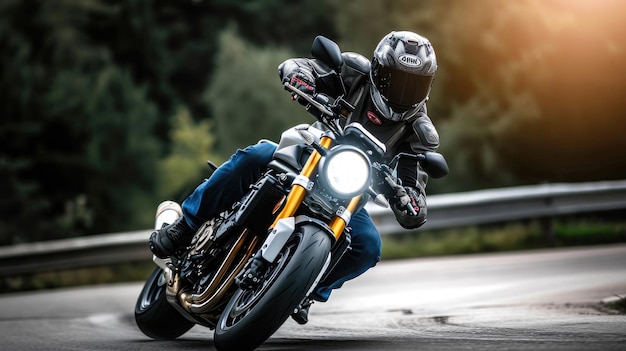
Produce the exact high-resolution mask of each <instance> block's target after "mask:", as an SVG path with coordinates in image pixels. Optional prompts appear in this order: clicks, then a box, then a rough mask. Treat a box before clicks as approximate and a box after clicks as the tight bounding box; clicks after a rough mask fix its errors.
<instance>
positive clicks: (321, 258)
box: [214, 225, 331, 351]
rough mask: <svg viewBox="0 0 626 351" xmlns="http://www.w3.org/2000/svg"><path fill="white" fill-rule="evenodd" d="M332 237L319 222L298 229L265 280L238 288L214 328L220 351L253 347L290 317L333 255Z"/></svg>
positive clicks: (215, 340) (216, 345)
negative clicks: (249, 288) (256, 285)
mask: <svg viewBox="0 0 626 351" xmlns="http://www.w3.org/2000/svg"><path fill="white" fill-rule="evenodd" d="M330 249H331V239H330V237H329V236H328V234H326V232H324V231H323V230H322V229H320V228H319V227H317V226H314V225H305V226H302V227H299V228H297V229H296V231H295V232H294V234H292V236H291V237H290V238H289V240H288V241H287V244H286V245H285V247H284V248H283V249H282V251H281V252H280V254H279V255H278V257H277V258H276V262H275V263H274V264H273V265H272V266H271V268H270V271H269V272H268V274H267V278H266V280H265V281H264V282H263V283H262V284H261V285H260V286H259V287H257V288H255V289H251V290H242V289H238V290H237V291H236V292H235V294H234V296H233V297H232V298H231V300H230V302H229V303H228V305H227V306H226V309H225V310H224V312H223V313H222V316H221V318H220V320H219V322H218V324H217V327H216V328H215V335H214V343H215V347H216V348H217V349H218V350H220V351H230V350H233V351H235V350H236V351H241V350H253V349H255V348H256V347H257V346H259V345H261V344H262V343H263V342H264V341H265V340H267V339H268V338H269V337H270V336H271V335H272V334H273V333H274V332H275V331H276V330H277V329H278V328H279V327H280V326H281V325H282V324H283V323H284V322H285V320H287V318H289V316H290V315H291V313H292V312H293V310H294V309H295V308H296V307H297V306H298V304H299V303H300V302H301V301H302V300H303V299H304V297H306V294H307V293H308V292H309V290H310V289H311V287H312V286H313V284H314V283H315V281H316V279H318V278H319V277H320V276H321V274H322V273H323V269H324V268H325V266H326V265H327V264H328V262H329V259H330Z"/></svg>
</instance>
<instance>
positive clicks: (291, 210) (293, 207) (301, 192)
mask: <svg viewBox="0 0 626 351" xmlns="http://www.w3.org/2000/svg"><path fill="white" fill-rule="evenodd" d="M332 141H333V140H332V139H331V138H329V137H327V136H323V137H322V138H321V139H320V145H322V146H323V147H325V148H326V149H328V148H329V147H330V146H331V144H332ZM321 158H322V155H320V153H319V152H317V150H313V153H312V154H311V156H309V159H308V160H307V162H306V164H305V165H304V167H303V168H302V171H301V172H300V175H301V176H302V177H305V178H306V179H310V178H311V176H312V175H313V172H314V171H315V169H316V168H317V164H318V163H319V162H320V159H321ZM306 192H307V190H306V188H305V187H304V186H302V185H301V184H294V185H293V187H292V188H291V191H290V192H289V195H288V196H287V200H286V201H285V205H284V206H283V209H282V210H281V211H280V213H279V214H278V216H276V219H275V220H274V223H272V225H271V226H270V230H272V229H274V227H275V226H276V224H277V223H278V221H279V220H281V219H283V218H288V217H293V215H294V214H295V213H296V211H297V210H298V207H300V204H301V203H302V200H304V196H305V195H306ZM360 199H361V195H358V196H356V197H354V198H353V199H352V200H351V201H350V203H349V204H348V207H347V208H346V210H347V211H349V213H350V215H351V214H352V213H354V209H355V208H356V206H357V204H358V203H359V200H360ZM346 225H347V223H346V220H345V219H344V218H342V217H340V216H335V217H334V218H333V219H332V220H331V221H330V224H329V227H330V229H331V230H332V231H333V233H334V236H335V239H339V237H340V236H341V234H342V233H343V230H344V229H345V228H346Z"/></svg>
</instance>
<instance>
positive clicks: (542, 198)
mask: <svg viewBox="0 0 626 351" xmlns="http://www.w3.org/2000/svg"><path fill="white" fill-rule="evenodd" d="M367 209H368V211H369V212H370V214H371V215H372V218H373V219H374V222H375V223H376V225H377V227H378V229H379V230H380V232H381V234H382V235H390V234H395V233H402V232H406V231H405V230H404V229H403V228H402V227H400V226H399V225H398V224H397V222H396V221H395V218H394V215H393V213H392V212H391V210H390V209H384V208H381V207H378V206H376V205H369V204H368V206H367ZM619 209H626V180H619V181H603V182H592V183H575V184H542V185H534V186H521V187H512V188H501V189H489V190H480V191H472V192H464V193H455V194H445V195H433V196H429V197H428V222H427V223H426V224H425V225H424V226H423V227H422V229H420V230H428V229H441V228H453V227H461V226H468V225H477V224H486V223H496V222H508V221H516V220H523V219H533V218H552V217H558V216H562V215H570V214H577V213H592V212H602V211H612V210H619ZM150 232H151V230H142V231H135V232H127V233H115V234H103V235H97V236H87V237H81V238H75V239H64V240H56V241H48V242H39V243H27V244H19V245H14V246H7V247H0V276H8V275H20V274H30V273H38V272H43V271H52V270H61V269H70V268H79V267H87V266H94V265H103V264H111V263H120V262H134V261H141V260H150V259H151V257H152V255H151V253H150V251H149V249H148V244H147V240H148V236H149V234H150Z"/></svg>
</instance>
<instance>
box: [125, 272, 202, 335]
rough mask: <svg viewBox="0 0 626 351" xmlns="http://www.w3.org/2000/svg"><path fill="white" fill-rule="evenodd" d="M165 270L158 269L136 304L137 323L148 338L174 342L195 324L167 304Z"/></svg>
mask: <svg viewBox="0 0 626 351" xmlns="http://www.w3.org/2000/svg"><path fill="white" fill-rule="evenodd" d="M162 277H163V270H162V269H161V268H159V267H157V268H156V269H155V270H154V271H153V272H152V274H150V277H149V278H148V280H147V281H146V284H145V285H144V286H143V289H142V290H141V293H140V294H139V298H138V299H137V303H136V304H135V322H136V323H137V326H138V327H139V329H140V330H141V331H142V332H143V333H144V334H146V335H147V336H149V337H151V338H153V339H156V340H173V339H176V338H177V337H179V336H181V335H183V334H185V333H186V332H187V331H188V330H189V329H191V327H193V326H194V324H195V323H194V322H192V321H190V320H188V319H186V318H185V317H183V316H182V315H181V314H180V313H178V311H177V310H176V309H175V308H174V307H173V306H172V305H170V304H169V302H167V298H166V296H165V289H166V287H165V284H166V282H165V281H164V280H163V278H162Z"/></svg>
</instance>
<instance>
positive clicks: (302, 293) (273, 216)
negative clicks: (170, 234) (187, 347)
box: [135, 36, 448, 351]
mask: <svg viewBox="0 0 626 351" xmlns="http://www.w3.org/2000/svg"><path fill="white" fill-rule="evenodd" d="M311 53H312V54H313V57H315V58H317V59H318V60H321V61H322V62H325V63H326V64H328V65H329V67H335V68H339V67H340V66H341V65H342V64H343V62H342V60H343V59H342V56H341V52H340V49H339V47H338V46H337V44H336V43H334V42H332V41H331V40H329V39H327V38H324V37H321V36H320V37H317V38H316V39H315V40H314V43H313V46H312V50H311ZM338 71H339V70H338V69H336V70H335V72H338ZM335 74H339V73H335ZM285 89H287V90H288V91H289V92H290V93H291V94H292V97H294V98H295V99H298V100H299V102H301V103H302V104H303V106H305V109H306V110H307V111H308V112H309V113H311V114H312V115H313V116H315V117H316V119H317V121H318V122H319V123H317V124H316V126H313V125H299V126H296V127H294V128H291V129H288V130H286V131H285V132H283V134H282V135H281V138H280V141H279V143H278V144H277V149H276V151H275V153H274V155H273V159H272V161H271V162H270V163H269V164H268V166H267V169H266V171H265V172H264V173H263V175H262V176H261V177H260V179H258V181H256V183H255V184H253V185H252V186H251V187H250V190H249V192H248V193H247V194H246V195H245V196H244V197H243V198H242V199H241V200H240V201H238V202H236V203H235V204H233V205H232V207H231V209H230V210H228V211H225V212H223V213H221V214H220V215H219V216H218V217H216V218H214V219H211V220H209V221H208V222H206V223H204V224H203V225H202V226H201V227H200V228H199V229H198V231H197V232H196V234H195V235H194V237H193V239H192V241H191V243H190V245H189V246H187V247H185V248H182V249H179V250H178V251H177V252H176V253H174V254H173V255H172V256H171V257H169V258H167V259H160V258H157V257H156V256H155V257H154V259H153V261H154V263H155V264H156V265H157V267H156V268H155V270H154V271H153V273H152V274H151V275H150V277H149V278H148V280H147V281H146V283H145V285H144V287H143V289H142V291H141V293H140V295H139V297H138V300H137V303H136V306H135V320H136V323H137V325H138V327H139V329H140V330H141V331H142V332H143V333H144V334H146V335H147V336H149V337H151V338H154V339H160V340H171V339H175V338H177V337H179V336H181V335H182V334H184V333H185V332H187V331H188V330H189V329H191V328H192V327H193V326H194V325H196V324H198V325H201V326H205V327H208V328H209V329H214V339H213V340H214V345H215V347H216V349H218V350H220V351H227V350H237V351H241V350H252V349H255V348H256V347H258V346H259V345H261V344H262V343H264V342H265V341H266V340H267V339H268V338H269V337H270V336H271V335H272V334H273V333H274V332H275V331H276V330H277V329H278V328H279V327H280V326H281V325H282V324H283V323H284V322H285V321H286V320H287V319H288V318H289V317H290V315H291V314H292V313H293V312H294V310H295V309H297V308H298V306H299V305H300V304H301V302H302V301H303V300H304V299H305V298H306V297H307V296H308V295H309V294H310V293H311V292H312V291H313V290H314V289H315V287H316V286H317V284H318V283H319V282H320V281H323V279H324V278H325V277H326V276H327V275H328V274H329V273H330V272H331V271H332V269H333V267H334V266H335V265H336V264H337V262H338V261H339V260H340V259H341V257H342V255H343V254H344V253H345V252H346V251H347V250H349V248H350V242H351V236H350V228H349V227H347V223H349V221H350V217H351V215H352V214H353V213H356V212H357V211H359V210H360V209H361V208H363V206H365V204H366V202H367V201H369V200H373V202H375V203H377V204H379V205H381V206H388V205H389V204H388V203H387V200H386V199H385V196H384V195H383V193H384V191H383V190H381V189H388V187H393V186H397V185H398V184H399V180H397V179H396V178H395V177H394V175H393V168H394V166H395V165H396V164H397V162H398V160H399V158H401V157H411V158H415V159H417V160H418V161H419V162H420V164H421V166H422V168H423V169H424V170H425V171H426V172H427V173H428V174H429V175H430V176H431V177H433V178H439V177H443V176H445V175H446V174H447V172H448V167H447V164H446V161H445V159H444V157H443V156H442V155H441V154H438V153H434V152H425V153H422V154H417V155H414V154H400V155H397V156H396V157H394V159H392V160H391V161H390V162H389V163H387V164H386V163H384V162H383V159H384V155H385V151H386V148H385V145H384V144H383V143H381V142H380V141H379V140H377V139H376V137H374V136H373V135H372V134H371V133H369V132H368V131H367V130H366V129H365V128H363V126H361V125H360V124H358V123H350V124H348V125H346V126H342V123H341V121H342V120H345V117H346V116H347V115H348V114H349V113H350V112H352V111H353V110H354V107H352V106H351V105H350V104H349V103H348V102H347V101H346V100H344V99H343V98H342V97H339V98H337V99H331V98H330V97H328V96H325V95H323V94H313V95H309V94H306V93H303V92H302V91H300V90H298V89H296V88H294V87H293V86H291V85H289V84H288V83H285ZM261 142H271V141H267V140H263V141H261ZM385 187H387V188H385ZM412 210H413V208H412V206H410V204H409V205H407V211H412ZM180 216H182V212H181V210H180V206H179V205H178V204H176V203H174V202H171V201H168V202H164V203H163V204H161V206H159V208H158V210H157V218H156V221H155V227H156V228H161V227H162V226H165V225H167V224H168V223H172V222H173V221H174V220H176V219H177V218H178V217H180Z"/></svg>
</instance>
